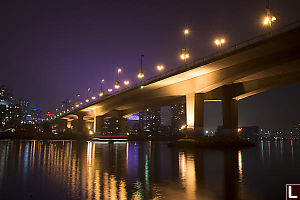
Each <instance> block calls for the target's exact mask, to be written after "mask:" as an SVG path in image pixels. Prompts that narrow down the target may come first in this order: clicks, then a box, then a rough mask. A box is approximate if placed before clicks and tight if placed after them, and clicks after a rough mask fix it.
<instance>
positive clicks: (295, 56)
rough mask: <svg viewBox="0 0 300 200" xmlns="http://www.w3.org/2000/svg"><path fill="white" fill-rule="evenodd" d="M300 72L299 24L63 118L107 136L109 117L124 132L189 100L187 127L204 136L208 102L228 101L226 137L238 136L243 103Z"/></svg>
mask: <svg viewBox="0 0 300 200" xmlns="http://www.w3.org/2000/svg"><path fill="white" fill-rule="evenodd" d="M299 72H300V23H294V24H291V25H289V26H286V27H283V28H281V29H279V30H276V31H273V32H272V33H267V34H265V35H261V36H258V37H256V38H253V39H251V40H248V41H245V42H242V43H239V44H236V45H234V46H232V47H230V48H227V49H222V50H220V51H219V52H217V53H215V54H214V55H211V56H209V57H203V58H201V59H198V60H195V61H193V62H191V63H188V64H187V65H186V66H181V67H178V68H175V69H173V70H171V71H168V72H166V73H164V74H161V75H159V76H157V77H154V78H152V79H149V80H147V81H145V82H143V83H142V84H137V85H134V86H132V87H130V88H127V89H125V90H122V91H119V92H117V93H115V94H111V95H106V96H103V97H102V98H100V99H99V100H96V101H94V102H91V103H90V104H87V105H85V106H82V107H80V108H78V109H76V110H72V111H71V112H69V113H66V114H64V115H61V116H59V117H58V119H64V120H65V121H66V125H67V127H68V128H70V127H71V123H74V124H75V123H76V124H77V131H78V132H82V133H83V132H86V130H87V129H86V127H88V128H89V129H93V130H94V131H95V132H101V131H102V126H103V117H105V116H114V117H116V118H118V119H119V123H120V127H121V128H120V133H124V132H125V131H126V121H125V120H126V117H127V116H130V115H132V114H134V113H136V112H139V111H143V110H145V109H146V108H153V107H160V106H165V105H170V104H173V103H176V102H180V101H184V100H186V116H187V119H186V120H187V128H188V130H190V131H191V132H194V133H202V130H203V117H204V116H203V110H204V109H203V105H204V102H205V101H222V111H223V112H222V113H223V129H224V132H227V131H228V132H232V131H233V132H234V131H236V130H237V128H238V101H240V100H242V99H243V98H246V97H249V96H251V95H254V94H257V93H260V92H263V91H266V90H269V89H272V88H275V87H280V86H284V85H287V84H291V83H295V82H298V81H299V80H300V73H299Z"/></svg>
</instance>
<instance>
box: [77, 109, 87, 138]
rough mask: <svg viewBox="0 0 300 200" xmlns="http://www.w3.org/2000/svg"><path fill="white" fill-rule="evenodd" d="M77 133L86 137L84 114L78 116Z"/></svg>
mask: <svg viewBox="0 0 300 200" xmlns="http://www.w3.org/2000/svg"><path fill="white" fill-rule="evenodd" d="M77 117H78V119H77V133H79V134H82V135H86V134H87V133H86V132H87V130H86V126H85V121H84V119H83V117H84V115H83V114H77Z"/></svg>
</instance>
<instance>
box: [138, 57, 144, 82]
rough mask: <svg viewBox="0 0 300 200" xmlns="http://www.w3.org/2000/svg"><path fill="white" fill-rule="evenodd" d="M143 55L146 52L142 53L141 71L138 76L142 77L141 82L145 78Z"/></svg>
mask: <svg viewBox="0 0 300 200" xmlns="http://www.w3.org/2000/svg"><path fill="white" fill-rule="evenodd" d="M143 57H144V54H142V55H141V67H140V69H139V73H138V75H137V77H138V78H139V79H141V83H142V82H143V78H144V70H143Z"/></svg>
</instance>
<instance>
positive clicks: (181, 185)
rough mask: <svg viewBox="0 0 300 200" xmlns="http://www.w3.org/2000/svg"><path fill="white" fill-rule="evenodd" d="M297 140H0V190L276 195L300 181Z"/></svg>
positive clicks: (5, 195) (29, 194)
mask: <svg viewBox="0 0 300 200" xmlns="http://www.w3.org/2000/svg"><path fill="white" fill-rule="evenodd" d="M299 147H300V143H299V141H286V142H282V141H278V142H259V143H258V145H257V146H256V147H254V148H250V149H245V150H239V151H237V150H227V151H214V150H205V151H201V150H198V151H182V150H175V149H172V148H168V147H167V143H165V142H115V143H107V142H76V141H16V140H2V141H0V197H1V199H99V200H100V199H122V200H127V199H175V200H176V199H180V200H183V199H191V200H195V199H282V198H284V194H285V191H284V185H285V184H286V183H300V172H299V170H298V169H299V167H300V159H298V158H297V156H298V155H300V154H299ZM297 181H298V182H297Z"/></svg>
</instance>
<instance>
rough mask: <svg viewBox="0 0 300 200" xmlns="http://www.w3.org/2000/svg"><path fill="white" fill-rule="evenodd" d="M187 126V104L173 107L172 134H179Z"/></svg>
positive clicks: (178, 104) (182, 103)
mask: <svg viewBox="0 0 300 200" xmlns="http://www.w3.org/2000/svg"><path fill="white" fill-rule="evenodd" d="M185 124H186V104H185V102H181V103H177V104H175V105H172V106H171V132H172V133H173V134H175V133H177V132H179V129H180V128H181V127H182V126H183V125H185Z"/></svg>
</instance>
